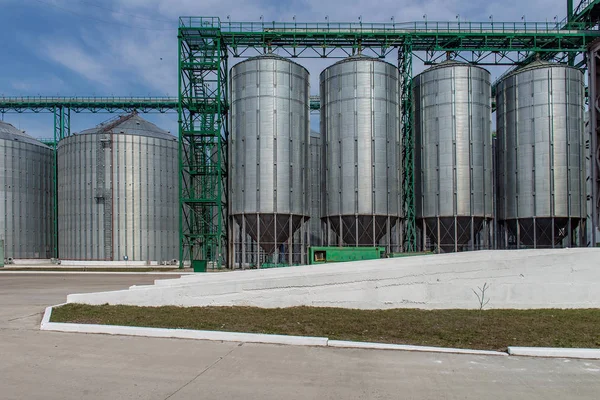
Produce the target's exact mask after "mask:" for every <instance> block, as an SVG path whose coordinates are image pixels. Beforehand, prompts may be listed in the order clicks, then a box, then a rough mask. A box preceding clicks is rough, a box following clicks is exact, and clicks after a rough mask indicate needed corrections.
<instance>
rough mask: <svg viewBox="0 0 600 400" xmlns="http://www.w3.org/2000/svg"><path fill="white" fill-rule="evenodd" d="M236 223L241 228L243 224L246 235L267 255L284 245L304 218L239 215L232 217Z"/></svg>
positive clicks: (278, 215)
mask: <svg viewBox="0 0 600 400" xmlns="http://www.w3.org/2000/svg"><path fill="white" fill-rule="evenodd" d="M234 218H235V220H236V222H237V223H238V225H239V226H240V227H241V226H242V223H245V226H244V229H245V232H246V234H247V235H249V236H250V237H251V238H252V240H254V241H255V242H256V243H258V245H259V246H260V247H261V248H262V249H263V250H264V251H265V253H267V254H273V253H275V249H276V248H277V246H278V245H281V244H283V243H286V242H287V241H288V239H289V238H290V224H291V234H292V235H293V234H294V233H295V232H296V231H297V230H298V229H299V228H300V226H301V225H302V221H303V219H304V218H305V217H303V216H301V215H281V214H241V215H235V216H234Z"/></svg>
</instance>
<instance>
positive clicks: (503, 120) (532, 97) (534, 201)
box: [497, 62, 586, 220]
mask: <svg viewBox="0 0 600 400" xmlns="http://www.w3.org/2000/svg"><path fill="white" fill-rule="evenodd" d="M584 90H585V87H584V78H583V74H582V73H581V71H579V70H578V69H576V68H571V67H568V66H564V65H559V64H548V63H542V62H536V63H534V64H532V65H530V66H528V67H526V68H523V69H521V70H519V71H517V72H515V73H514V74H512V75H510V76H508V77H507V78H506V79H504V80H503V81H502V82H500V84H499V85H498V94H497V105H498V111H497V129H498V151H499V157H498V162H499V167H498V172H499V182H498V183H499V187H498V196H499V208H498V213H499V215H498V217H499V219H502V220H504V219H515V218H533V217H572V218H584V217H585V213H586V206H585V156H584V153H583V151H584V142H585V140H584V128H583V124H584V116H583V114H584Z"/></svg>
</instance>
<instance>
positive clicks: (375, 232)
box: [325, 215, 397, 246]
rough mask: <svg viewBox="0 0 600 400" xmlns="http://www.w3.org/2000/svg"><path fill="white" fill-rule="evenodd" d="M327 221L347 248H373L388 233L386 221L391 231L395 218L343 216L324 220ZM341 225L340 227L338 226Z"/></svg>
mask: <svg viewBox="0 0 600 400" xmlns="http://www.w3.org/2000/svg"><path fill="white" fill-rule="evenodd" d="M327 220H328V221H329V223H330V225H331V229H332V230H333V231H334V232H335V234H336V235H338V236H341V238H342V240H343V241H344V243H345V244H347V245H349V246H373V245H377V244H378V242H379V241H380V240H381V239H382V238H383V237H384V236H385V235H386V234H387V233H388V221H390V225H391V226H390V227H389V229H390V230H391V229H392V227H393V225H394V224H395V222H396V220H397V217H393V218H392V217H388V216H374V215H358V216H354V215H343V216H341V217H339V216H338V217H329V218H325V221H327ZM340 224H341V225H340Z"/></svg>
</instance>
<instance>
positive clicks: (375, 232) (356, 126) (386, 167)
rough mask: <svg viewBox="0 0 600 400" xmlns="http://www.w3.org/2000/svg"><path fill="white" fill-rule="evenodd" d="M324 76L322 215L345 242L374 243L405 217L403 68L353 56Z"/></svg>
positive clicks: (322, 95)
mask: <svg viewBox="0 0 600 400" xmlns="http://www.w3.org/2000/svg"><path fill="white" fill-rule="evenodd" d="M320 78H321V79H320V81H321V134H322V135H323V136H322V140H323V146H324V150H323V151H324V161H323V167H324V170H323V181H324V188H325V190H324V193H323V204H322V207H323V211H322V217H323V218H325V219H326V220H327V221H328V223H330V225H331V228H332V229H334V230H335V231H336V232H337V233H338V235H340V236H341V237H342V238H343V240H344V242H346V243H348V244H359V245H360V244H363V245H367V244H369V245H373V244H374V243H376V242H377V241H378V240H379V239H381V237H382V236H384V235H388V237H389V233H390V231H391V225H392V226H393V225H394V224H395V223H396V222H397V219H398V218H400V217H401V216H402V207H401V197H402V190H401V165H402V162H401V159H402V156H401V149H400V143H401V141H400V106H399V101H400V94H399V76H398V69H397V68H396V67H395V66H394V65H391V64H388V63H386V62H384V61H381V60H378V59H373V58H368V57H350V58H348V59H345V60H342V61H340V62H338V63H336V64H334V65H332V66H330V67H329V68H327V69H326V70H324V71H323V72H322V73H321V77H320ZM364 233H367V235H364Z"/></svg>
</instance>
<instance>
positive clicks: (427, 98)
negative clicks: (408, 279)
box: [413, 61, 494, 252]
mask: <svg viewBox="0 0 600 400" xmlns="http://www.w3.org/2000/svg"><path fill="white" fill-rule="evenodd" d="M413 94H414V103H413V104H414V107H415V110H414V116H415V117H414V118H415V119H414V135H415V199H416V204H415V206H416V215H417V225H418V226H419V227H420V228H421V233H422V239H423V247H425V243H426V238H427V236H428V237H429V239H430V242H431V243H432V244H435V248H436V250H437V251H438V252H442V251H443V252H449V251H460V250H465V249H467V248H468V249H471V250H472V249H475V248H488V247H489V245H490V243H491V241H490V237H489V232H490V231H491V229H490V228H491V226H490V222H491V221H492V219H493V218H494V212H493V168H492V162H493V160H492V135H491V115H492V114H491V84H490V73H489V72H488V71H486V70H485V69H483V68H479V67H476V66H473V65H469V64H465V63H459V62H455V61H447V62H443V63H441V64H439V65H437V66H435V67H432V68H429V69H428V70H426V71H424V72H423V73H421V74H419V75H418V76H416V77H415V78H414V80H413ZM480 232H481V233H480Z"/></svg>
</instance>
